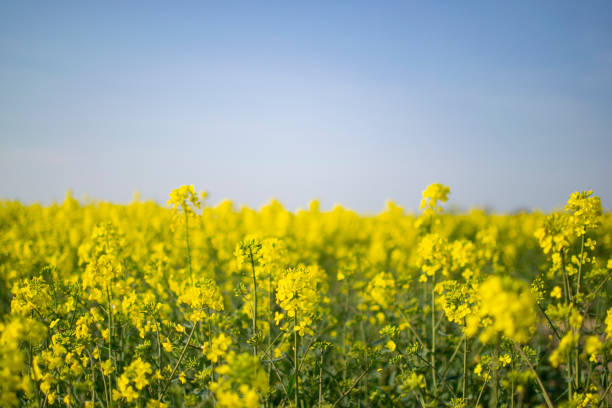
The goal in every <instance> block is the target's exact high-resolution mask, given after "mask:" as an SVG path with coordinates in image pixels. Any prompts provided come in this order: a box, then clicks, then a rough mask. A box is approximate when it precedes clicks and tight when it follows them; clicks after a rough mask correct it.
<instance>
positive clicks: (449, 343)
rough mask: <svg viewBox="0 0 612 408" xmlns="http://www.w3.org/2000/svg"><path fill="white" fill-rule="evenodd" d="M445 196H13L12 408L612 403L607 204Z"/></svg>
mask: <svg viewBox="0 0 612 408" xmlns="http://www.w3.org/2000/svg"><path fill="white" fill-rule="evenodd" d="M449 193H450V191H449V188H448V187H445V186H443V185H440V184H432V185H430V186H429V187H427V189H426V190H425V191H424V192H423V197H422V198H423V201H422V202H421V209H420V211H419V212H418V213H416V214H410V213H408V212H406V211H404V210H403V209H402V208H401V207H399V206H397V205H395V204H393V203H388V204H387V206H386V209H385V210H384V211H383V212H381V213H379V214H377V215H360V214H357V213H355V212H353V211H351V210H348V209H345V208H343V207H341V206H336V207H335V208H333V209H332V210H330V211H322V210H320V208H319V205H318V203H317V202H312V203H311V204H310V205H309V207H308V209H307V210H300V211H297V212H291V211H288V210H286V209H284V208H283V207H282V205H281V204H280V203H278V202H275V201H273V202H271V203H269V204H268V205H266V206H264V207H262V208H261V209H260V210H253V209H250V208H246V207H242V208H237V207H236V206H235V205H234V204H232V203H231V202H229V201H224V202H222V203H220V204H218V205H216V206H209V205H207V203H206V200H205V197H206V195H205V194H196V191H195V190H194V188H193V186H183V187H180V188H178V189H176V190H174V191H172V192H171V193H170V200H169V201H168V205H165V206H160V205H159V204H156V203H154V202H151V201H135V202H133V203H131V204H129V205H118V204H111V203H107V202H94V203H79V202H78V201H77V200H75V199H74V198H73V197H72V196H70V195H68V196H67V197H66V199H65V201H64V202H63V203H61V204H54V205H49V206H42V205H39V204H32V205H24V204H22V203H19V202H15V201H4V202H0V241H1V242H0V243H1V245H0V295H1V297H0V406H1V407H12V406H23V407H60V406H74V407H104V408H111V407H131V406H139V407H147V408H160V407H183V406H185V407H228V408H229V407H249V408H250V407H260V406H263V407H277V406H285V407H289V406H299V407H395V406H406V407H456V408H458V407H477V406H483V407H535V406H545V407H553V406H555V407H556V406H559V407H561V406H564V407H608V406H609V405H611V403H612V391H611V390H610V389H611V385H612V375H611V370H612V364H611V361H610V360H611V358H612V302H611V300H610V296H611V295H612V290H611V289H612V283H611V281H612V279H610V276H611V272H612V216H611V215H610V214H609V213H607V212H603V211H602V204H601V202H600V199H599V198H598V197H597V196H596V195H595V194H594V193H593V192H591V191H587V192H577V193H573V194H571V195H570V194H569V193H570V192H568V201H567V205H566V206H565V208H563V209H560V210H559V211H557V212H553V213H550V214H544V213H540V212H532V213H516V214H507V215H496V214H488V213H485V212H484V211H480V210H474V211H470V212H467V213H450V212H448V211H445V209H444V206H446V203H447V202H450V203H452V195H450V194H449ZM415 199H417V198H416V197H415ZM449 199H450V201H448V200H449Z"/></svg>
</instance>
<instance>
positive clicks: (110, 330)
mask: <svg viewBox="0 0 612 408" xmlns="http://www.w3.org/2000/svg"><path fill="white" fill-rule="evenodd" d="M106 299H107V303H108V305H107V313H108V359H109V361H110V362H111V366H112V365H113V354H112V353H113V348H112V345H111V341H112V338H113V311H112V302H111V293H110V289H109V287H108V284H107V285H106ZM111 376H112V373H109V374H108V388H109V394H110V393H111V392H112V389H113V382H112V379H111V378H112V377H111ZM108 402H109V405H110V407H112V406H113V402H112V395H109V401H108Z"/></svg>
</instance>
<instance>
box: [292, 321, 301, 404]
mask: <svg viewBox="0 0 612 408" xmlns="http://www.w3.org/2000/svg"><path fill="white" fill-rule="evenodd" d="M296 328H297V311H296V312H295V314H294V315H293V361H294V364H295V406H296V408H299V405H298V400H299V396H298V394H299V384H298V383H299V378H298V377H299V372H300V367H299V362H298V332H297V330H296Z"/></svg>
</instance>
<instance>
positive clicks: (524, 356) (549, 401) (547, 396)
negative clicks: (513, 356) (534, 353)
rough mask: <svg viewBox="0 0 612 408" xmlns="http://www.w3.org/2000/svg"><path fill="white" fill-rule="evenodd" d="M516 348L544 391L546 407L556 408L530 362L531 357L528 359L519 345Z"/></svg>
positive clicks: (515, 345)
mask: <svg viewBox="0 0 612 408" xmlns="http://www.w3.org/2000/svg"><path fill="white" fill-rule="evenodd" d="M514 348H515V349H516V351H518V352H519V353H520V355H521V357H523V360H525V362H526V363H527V365H528V366H529V369H530V370H531V372H532V373H533V375H534V376H535V379H536V381H537V383H538V385H539V386H540V390H542V396H543V397H544V400H545V401H546V405H547V406H548V408H554V405H553V403H552V401H551V400H550V396H549V395H548V393H547V392H546V388H544V384H543V383H542V380H541V379H540V376H539V375H538V373H537V372H536V370H535V368H534V367H533V364H531V361H529V357H527V354H525V351H524V350H523V349H522V348H521V347H520V346H519V345H518V344H516V343H514Z"/></svg>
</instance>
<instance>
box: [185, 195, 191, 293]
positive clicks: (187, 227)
mask: <svg viewBox="0 0 612 408" xmlns="http://www.w3.org/2000/svg"><path fill="white" fill-rule="evenodd" d="M186 208H187V207H186V204H185V207H183V212H184V213H185V246H186V247H187V268H188V269H189V281H190V282H191V284H192V285H193V275H192V274H191V250H190V248H189V214H188V213H187V209H186Z"/></svg>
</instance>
